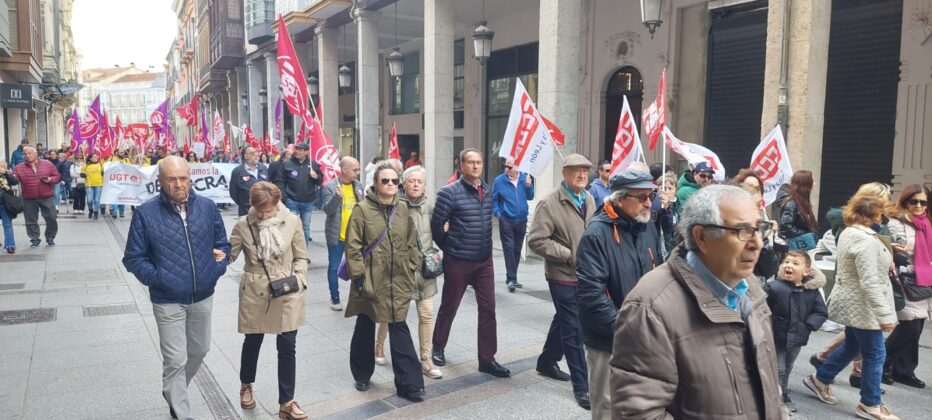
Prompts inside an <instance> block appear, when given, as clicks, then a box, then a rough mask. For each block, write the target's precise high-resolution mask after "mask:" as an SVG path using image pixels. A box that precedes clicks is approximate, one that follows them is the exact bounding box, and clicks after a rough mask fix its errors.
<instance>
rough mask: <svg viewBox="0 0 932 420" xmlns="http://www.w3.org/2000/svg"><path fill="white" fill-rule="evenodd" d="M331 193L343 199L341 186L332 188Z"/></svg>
mask: <svg viewBox="0 0 932 420" xmlns="http://www.w3.org/2000/svg"><path fill="white" fill-rule="evenodd" d="M333 193H334V194H336V196H337V197H340V198H343V186H342V185H337V186H336V187H334V188H333Z"/></svg>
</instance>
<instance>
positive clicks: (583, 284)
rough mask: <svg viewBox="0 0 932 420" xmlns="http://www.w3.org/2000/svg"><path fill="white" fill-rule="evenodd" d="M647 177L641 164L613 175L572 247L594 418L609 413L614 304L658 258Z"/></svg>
mask: <svg viewBox="0 0 932 420" xmlns="http://www.w3.org/2000/svg"><path fill="white" fill-rule="evenodd" d="M651 181H652V179H651V176H650V173H649V172H647V171H646V170H642V169H633V168H628V169H625V170H622V171H620V172H618V174H617V175H615V176H613V177H612V178H611V179H610V182H609V185H610V186H611V189H612V193H611V194H610V195H609V196H608V198H606V199H605V202H604V203H601V204H600V205H601V208H602V211H601V212H598V213H597V214H596V215H594V216H592V219H591V220H590V222H589V225H588V226H587V227H586V230H585V232H583V235H582V238H581V239H580V242H579V247H578V248H577V251H576V301H577V310H578V312H579V323H580V324H582V331H583V342H584V343H585V345H586V362H587V365H588V368H589V395H590V399H591V407H592V418H594V419H603V418H611V394H610V393H609V391H610V386H609V385H610V384H609V378H610V377H609V373H610V370H609V365H608V362H609V359H611V357H612V327H613V326H614V325H615V318H616V315H617V314H618V308H620V307H621V303H622V302H623V301H624V299H625V296H626V295H627V294H628V292H630V291H631V289H633V288H634V285H635V284H636V283H637V281H638V279H639V278H641V276H643V275H644V274H645V273H647V272H648V271H650V270H652V269H653V268H655V267H656V266H658V265H660V264H662V263H663V257H662V255H661V253H660V246H661V245H660V235H659V234H658V233H657V227H656V225H655V224H654V223H651V220H650V219H651V212H650V209H651V202H652V201H653V199H654V198H655V197H656V194H657V192H656V191H655V190H656V188H657V187H656V186H655V185H654V183H653V182H651ZM618 351H625V349H624V348H623V347H620V348H619V349H618Z"/></svg>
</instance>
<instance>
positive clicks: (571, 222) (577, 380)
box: [528, 153, 596, 409]
mask: <svg viewBox="0 0 932 420" xmlns="http://www.w3.org/2000/svg"><path fill="white" fill-rule="evenodd" d="M590 169H592V162H590V161H589V159H586V157H585V156H583V155H579V154H575V153H574V154H572V155H569V156H567V157H566V158H565V159H563V182H562V183H561V184H560V186H559V187H557V188H556V189H555V190H554V191H553V192H552V193H550V195H548V196H547V198H545V199H544V200H542V201H541V202H540V203H539V204H538V205H537V209H536V210H535V211H534V222H533V223H532V224H531V234H530V236H528V247H529V248H530V249H531V250H532V251H534V252H536V253H537V254H538V255H540V256H542V257H544V278H546V279H547V285H548V286H549V288H550V297H551V300H552V301H553V306H554V308H555V309H556V314H555V315H554V316H553V321H551V323H550V331H549V332H548V333H547V341H546V342H544V350H543V351H542V352H541V354H540V357H538V358H537V371H538V372H540V374H542V375H544V376H547V377H550V378H553V379H556V380H559V381H571V383H572V384H573V394H574V396H575V397H576V402H577V403H578V404H579V406H580V407H583V408H585V409H589V406H590V401H589V383H588V379H587V375H586V355H585V352H584V351H583V346H582V330H581V327H580V325H579V317H578V315H577V309H576V247H577V246H578V245H579V238H581V237H582V235H583V231H585V230H586V224H587V223H588V222H589V219H590V218H591V217H592V214H593V213H594V212H595V210H596V202H595V200H593V198H592V195H591V194H589V192H588V191H586V181H588V180H589V170H590ZM564 356H566V365H567V366H569V370H570V373H569V374H568V375H567V374H566V373H565V372H562V371H561V370H560V368H559V367H558V366H557V362H559V361H560V359H562V358H563V357H564Z"/></svg>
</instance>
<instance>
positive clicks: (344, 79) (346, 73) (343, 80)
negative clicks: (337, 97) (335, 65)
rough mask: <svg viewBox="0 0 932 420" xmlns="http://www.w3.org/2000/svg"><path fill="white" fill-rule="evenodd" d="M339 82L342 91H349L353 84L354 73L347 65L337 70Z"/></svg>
mask: <svg viewBox="0 0 932 420" xmlns="http://www.w3.org/2000/svg"><path fill="white" fill-rule="evenodd" d="M337 81H338V82H339V84H340V89H349V87H350V86H351V85H352V84H353V71H352V70H350V68H349V67H346V64H344V65H342V66H340V69H339V70H337Z"/></svg>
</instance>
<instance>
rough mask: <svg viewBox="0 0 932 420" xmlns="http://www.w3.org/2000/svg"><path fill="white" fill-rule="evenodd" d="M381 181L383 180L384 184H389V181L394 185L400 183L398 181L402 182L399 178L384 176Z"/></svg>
mask: <svg viewBox="0 0 932 420" xmlns="http://www.w3.org/2000/svg"><path fill="white" fill-rule="evenodd" d="M381 182H382V185H388V183H389V182H391V183H392V184H394V185H398V183H400V182H401V180H399V179H398V178H382V180H381Z"/></svg>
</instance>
